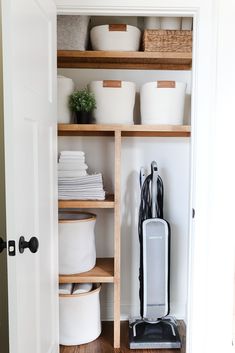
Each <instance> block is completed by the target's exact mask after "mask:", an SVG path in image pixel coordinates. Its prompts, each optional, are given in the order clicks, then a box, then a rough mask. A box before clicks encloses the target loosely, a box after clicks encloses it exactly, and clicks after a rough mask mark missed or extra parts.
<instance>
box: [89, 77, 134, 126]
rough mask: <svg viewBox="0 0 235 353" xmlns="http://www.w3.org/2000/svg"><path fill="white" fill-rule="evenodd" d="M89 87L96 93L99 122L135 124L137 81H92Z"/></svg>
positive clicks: (95, 113)
mask: <svg viewBox="0 0 235 353" xmlns="http://www.w3.org/2000/svg"><path fill="white" fill-rule="evenodd" d="M88 87H89V90H90V91H91V92H92V93H94V95H95V100H96V109H95V110H94V118H95V120H96V123H97V124H133V112H134V105H135V90H136V88H135V83H133V82H126V81H117V80H105V81H92V82H91V83H90V84H89V86H88Z"/></svg>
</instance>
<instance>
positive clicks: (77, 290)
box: [72, 283, 93, 294]
mask: <svg viewBox="0 0 235 353" xmlns="http://www.w3.org/2000/svg"><path fill="white" fill-rule="evenodd" d="M92 287H93V285H92V283H75V284H74V286H73V292H72V294H81V293H88V292H90V291H91V290H92Z"/></svg>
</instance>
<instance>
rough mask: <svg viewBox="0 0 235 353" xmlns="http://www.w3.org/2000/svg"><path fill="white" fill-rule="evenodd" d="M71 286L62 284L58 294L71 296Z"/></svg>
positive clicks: (70, 284)
mask: <svg viewBox="0 0 235 353" xmlns="http://www.w3.org/2000/svg"><path fill="white" fill-rule="evenodd" d="M72 289H73V284H72V283H63V284H60V285H59V294H72Z"/></svg>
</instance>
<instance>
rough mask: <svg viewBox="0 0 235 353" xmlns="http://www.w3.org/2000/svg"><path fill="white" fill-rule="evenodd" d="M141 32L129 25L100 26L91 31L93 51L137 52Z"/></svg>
mask: <svg viewBox="0 0 235 353" xmlns="http://www.w3.org/2000/svg"><path fill="white" fill-rule="evenodd" d="M140 37H141V31H140V30H139V28H137V27H134V26H129V25H102V26H96V27H93V28H92V29H91V32H90V38H91V45H92V49H93V50H114V51H115V50H121V51H138V50H139V46H140Z"/></svg>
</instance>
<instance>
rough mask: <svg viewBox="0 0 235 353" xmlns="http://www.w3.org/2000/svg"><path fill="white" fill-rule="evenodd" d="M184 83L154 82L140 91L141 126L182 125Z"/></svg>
mask: <svg viewBox="0 0 235 353" xmlns="http://www.w3.org/2000/svg"><path fill="white" fill-rule="evenodd" d="M185 91H186V83H184V82H175V81H157V82H156V81H155V82H148V83H145V84H144V85H143V86H142V87H141V90H140V112H141V123H142V124H169V125H182V124H183V117H184V102H185Z"/></svg>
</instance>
